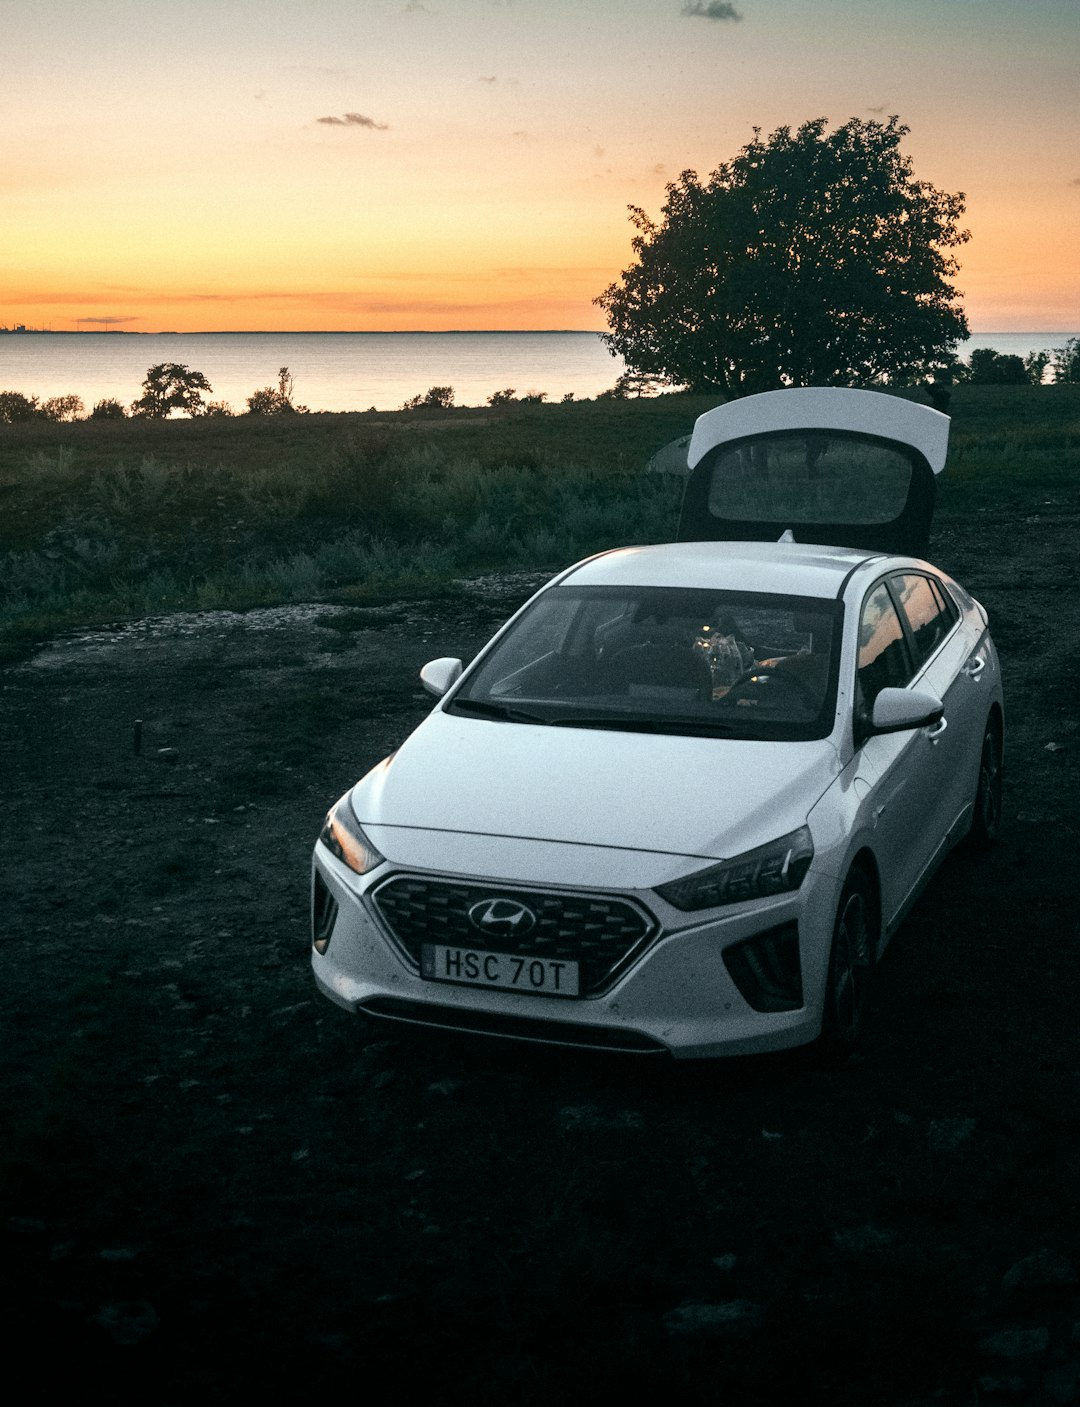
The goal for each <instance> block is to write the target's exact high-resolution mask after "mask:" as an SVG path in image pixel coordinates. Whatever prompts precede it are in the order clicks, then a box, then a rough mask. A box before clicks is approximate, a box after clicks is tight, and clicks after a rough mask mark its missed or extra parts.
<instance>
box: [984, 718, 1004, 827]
mask: <svg viewBox="0 0 1080 1407" xmlns="http://www.w3.org/2000/svg"><path fill="white" fill-rule="evenodd" d="M979 784H980V788H981V791H982V824H983V830H984V831H985V832H986V834H987V835H994V834H995V832H996V831H997V827H998V822H999V820H1000V819H1001V800H1000V796H999V787H1000V785H1001V765H1000V763H999V762H998V756H997V744H996V742H995V739H994V736H993V734H992V733H987V735H986V737H985V738H984V740H983V750H982V765H981V767H980V769H979Z"/></svg>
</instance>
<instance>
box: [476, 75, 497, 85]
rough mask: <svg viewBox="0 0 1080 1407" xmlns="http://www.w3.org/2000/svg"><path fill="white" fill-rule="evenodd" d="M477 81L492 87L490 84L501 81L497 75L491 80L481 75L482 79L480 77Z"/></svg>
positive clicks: (492, 76)
mask: <svg viewBox="0 0 1080 1407" xmlns="http://www.w3.org/2000/svg"><path fill="white" fill-rule="evenodd" d="M477 81H478V82H479V83H487V84H489V85H490V84H492V83H498V81H499V80H498V78H497V77H496V75H495V74H494V73H493V74H492V75H491V77H490V78H485V76H484V75H483V74H481V75H480V77H479V79H478V80H477Z"/></svg>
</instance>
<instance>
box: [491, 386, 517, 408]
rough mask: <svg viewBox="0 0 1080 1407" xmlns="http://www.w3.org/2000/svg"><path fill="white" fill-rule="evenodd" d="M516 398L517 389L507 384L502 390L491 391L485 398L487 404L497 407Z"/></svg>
mask: <svg viewBox="0 0 1080 1407" xmlns="http://www.w3.org/2000/svg"><path fill="white" fill-rule="evenodd" d="M516 400H517V391H516V390H515V388H514V387H513V386H507V387H506V389H505V390H503V391H492V393H491V395H490V396H488V398H487V403H488V405H491V406H496V407H498V406H503V405H512V404H513V402H514V401H516Z"/></svg>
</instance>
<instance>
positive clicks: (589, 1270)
mask: <svg viewBox="0 0 1080 1407" xmlns="http://www.w3.org/2000/svg"><path fill="white" fill-rule="evenodd" d="M1078 526H1080V515H1078V514H1077V513H1076V512H1074V511H1073V510H1072V509H1071V508H1068V507H1066V506H1064V505H1062V504H1045V505H1041V506H1040V507H1039V508H1038V509H1037V510H1036V511H1035V512H1033V513H1030V514H1028V515H1027V516H1023V517H1016V516H1013V517H1006V516H994V515H992V514H984V515H980V516H979V517H977V518H976V519H975V520H974V521H973V522H968V523H966V524H963V525H961V524H957V523H954V524H952V525H951V526H947V527H946V529H945V530H944V531H942V532H939V534H938V536H937V539H936V542H935V549H934V557H935V560H937V561H938V562H939V563H940V564H941V565H942V566H943V567H945V568H946V569H948V570H950V571H952V572H954V574H955V575H957V577H958V578H959V579H960V580H961V581H963V582H964V583H965V585H967V586H968V587H969V589H971V590H973V591H974V592H975V594H976V595H977V596H979V598H980V599H981V600H983V602H984V603H985V604H986V605H987V606H988V608H989V609H990V611H991V619H992V626H993V629H994V634H995V638H996V639H997V641H998V644H999V648H1000V650H1001V654H1002V659H1003V663H1004V668H1005V675H1006V707H1007V743H1006V768H1007V790H1006V808H1005V810H1006V824H1005V829H1004V834H1003V837H1002V840H1001V843H1000V845H999V847H998V849H997V851H996V853H994V854H993V855H992V856H991V857H989V858H971V857H970V856H968V855H966V854H961V853H957V854H956V855H955V856H953V857H952V858H951V859H950V860H949V862H948V863H947V864H946V865H945V867H944V868H943V869H942V870H941V872H940V873H939V875H938V876H937V877H936V879H935V880H934V882H933V884H932V885H931V887H930V889H929V890H928V891H927V893H926V894H925V896H924V897H923V898H922V900H921V901H920V903H919V904H918V906H917V908H916V909H915V911H914V912H913V913H912V915H911V917H910V919H909V920H908V922H907V923H906V925H905V927H904V930H903V931H902V933H901V934H900V935H899V936H898V938H897V939H896V941H895V942H894V943H893V945H892V947H891V948H890V950H889V952H888V954H887V955H886V958H885V960H884V961H883V963H882V966H881V970H880V974H879V983H878V987H877V990H876V993H875V998H874V1003H873V1009H872V1013H871V1020H870V1025H869V1030H868V1032H867V1038H866V1041H865V1044H864V1047H863V1049H862V1052H861V1053H860V1055H859V1056H857V1057H856V1059H855V1061H854V1062H853V1063H852V1064H851V1065H850V1066H849V1067H848V1068H847V1069H845V1070H844V1071H842V1072H822V1071H819V1070H817V1069H815V1068H813V1067H812V1065H810V1064H809V1063H808V1062H806V1061H805V1060H803V1059H801V1058H798V1057H791V1056H785V1057H782V1058H780V1057H776V1058H769V1059H759V1060H740V1061H733V1062H721V1063H718V1064H715V1065H710V1066H708V1067H699V1066H695V1067H687V1066H675V1065H671V1066H668V1065H657V1064H653V1063H649V1062H647V1061H644V1060H641V1059H635V1058H627V1059H621V1060H618V1059H613V1058H611V1057H604V1056H597V1055H592V1054H580V1055H574V1054H567V1053H552V1052H550V1051H545V1050H539V1049H532V1048H527V1047H522V1046H517V1045H514V1044H511V1043H504V1042H492V1041H488V1042H484V1041H479V1040H478V1041H473V1042H470V1041H468V1040H466V1039H465V1038H450V1037H445V1036H436V1035H431V1034H419V1035H412V1034H409V1033H406V1032H403V1031H402V1029H401V1028H399V1027H391V1026H374V1025H368V1024H360V1023H358V1022H357V1021H355V1020H353V1019H351V1018H350V1017H348V1016H347V1015H346V1014H345V1013H344V1012H341V1011H339V1010H338V1009H337V1008H335V1007H333V1006H331V1005H330V1004H329V1003H327V1002H326V1001H325V1000H324V999H323V998H321V997H319V996H318V995H317V994H316V992H315V990H314V988H313V984H312V980H311V977H310V972H309V967H308V913H307V897H308V866H309V855H310V849H311V845H312V843H313V840H314V837H315V835H316V833H317V830H318V827H319V824H320V822H321V820H322V817H323V814H324V812H325V810H326V808H327V806H328V804H329V803H330V802H332V801H333V800H334V799H335V798H336V797H337V796H338V795H339V794H340V793H341V792H342V791H344V790H345V788H346V787H347V786H349V785H350V784H351V783H352V782H353V781H354V780H355V779H356V778H357V777H358V776H359V775H360V774H361V773H363V772H364V771H365V770H366V769H367V768H368V767H369V766H370V765H371V764H373V763H374V762H376V761H377V760H378V759H380V758H381V757H382V756H384V755H385V754H386V753H387V752H389V751H390V750H391V749H392V748H393V747H394V746H395V745H396V744H397V743H398V742H399V741H400V740H401V739H402V738H403V737H404V736H405V735H406V734H407V732H408V731H409V730H410V729H411V728H412V727H413V726H414V725H415V724H416V723H417V722H418V721H419V719H420V718H421V717H422V716H423V714H424V712H425V711H426V708H427V704H428V702H429V700H428V699H427V697H426V696H425V695H423V694H422V692H421V691H420V689H419V685H418V681H417V670H418V668H419V666H420V665H421V664H422V663H423V662H424V661H425V660H426V659H428V658H431V657H433V656H436V655H442V654H460V655H463V656H468V655H469V654H470V653H471V652H473V651H474V650H475V649H476V648H477V647H478V646H479V645H480V644H481V643H482V642H483V640H484V639H486V638H487V636H488V635H489V634H490V632H491V630H492V629H493V628H494V626H495V625H496V624H497V623H498V622H499V620H501V619H502V618H503V617H504V615H505V614H506V612H507V609H508V607H509V605H510V604H512V603H513V602H514V601H515V600H516V599H519V598H520V597H521V595H522V593H523V592H524V591H525V590H526V587H527V583H526V582H524V581H521V580H511V581H509V582H506V581H504V582H502V583H501V585H500V584H499V583H496V582H488V583H481V584H480V585H479V586H478V587H475V588H474V589H473V590H472V591H470V592H469V593H467V594H465V595H462V596H460V597H457V598H450V599H443V600H440V601H434V602H412V603H409V604H407V605H399V606H392V607H386V608H377V609H374V610H369V611H368V612H366V613H357V612H352V613H350V614H348V615H346V616H338V617H331V616H330V615H329V614H328V612H327V611H326V610H325V609H315V610H312V611H309V612H306V613H305V612H304V611H298V612H292V613H289V612H285V613H283V614H274V613H254V614H252V615H251V616H249V617H232V618H230V617H220V618H214V619H213V620H209V619H204V620H202V621H199V622H194V623H192V622H188V623H184V622H179V623H178V622H176V621H173V622H171V623H165V624H160V623H159V624H153V623H151V624H139V625H136V626H135V627H132V628H130V629H128V630H126V631H120V632H117V633H115V634H113V635H110V634H108V633H105V634H102V635H97V636H94V637H87V638H86V639H84V640H82V641H77V640H76V641H61V642H57V643H56V644H55V645H54V646H53V647H50V648H46V649H44V650H43V651H42V652H40V653H39V654H38V655H37V656H36V657H35V659H34V660H32V661H31V662H29V663H25V664H23V665H20V666H18V667H14V668H10V669H8V670H7V671H5V673H4V674H3V675H2V676H0V723H2V739H3V761H2V767H3V770H2V774H0V775H2V783H3V809H2V825H3V855H4V861H5V864H4V869H3V873H2V878H0V894H2V899H3V913H4V920H5V921H4V926H3V939H4V942H3V949H2V954H3V979H2V985H0V1003H2V1020H3V1027H2V1030H3V1036H2V1040H3V1058H4V1079H3V1090H4V1102H5V1104H6V1106H7V1113H6V1114H5V1116H4V1124H5V1127H4V1133H3V1144H2V1148H0V1168H2V1172H3V1191H4V1206H3V1214H2V1217H0V1247H2V1249H0V1255H2V1264H3V1267H4V1276H5V1279H6V1280H7V1281H8V1286H7V1293H6V1294H5V1296H4V1302H5V1308H4V1309H3V1310H2V1311H0V1322H2V1323H3V1327H4V1331H5V1335H6V1336H7V1337H8V1339H9V1346H8V1350H7V1352H8V1357H7V1360H6V1362H7V1366H8V1367H9V1370H10V1372H11V1373H14V1372H15V1368H16V1364H17V1363H18V1362H21V1363H22V1364H23V1365H24V1370H26V1371H28V1372H29V1373H30V1375H31V1376H30V1377H29V1378H24V1383H27V1382H32V1383H33V1384H34V1386H33V1388H32V1389H29V1390H27V1389H24V1390H23V1391H21V1392H20V1401H23V1402H36V1401H42V1402H45V1401H50V1402H55V1401H56V1400H57V1396H58V1394H59V1392H61V1391H63V1392H65V1393H67V1394H70V1393H72V1392H78V1393H79V1394H80V1396H82V1395H86V1394H89V1393H93V1394H94V1395H96V1396H99V1397H101V1398H103V1400H106V1401H109V1402H117V1403H119V1402H129V1401H130V1402H138V1403H146V1404H158V1403H161V1404H189V1403H195V1402H198V1403H218V1402H223V1403H224V1402H232V1401H234V1400H236V1398H237V1397H238V1395H240V1394H243V1395H244V1396H248V1397H250V1395H251V1394H252V1393H253V1392H254V1391H257V1390H259V1389H269V1388H270V1387H273V1388H275V1389H276V1390H277V1393H278V1395H279V1396H285V1395H286V1394H287V1395H289V1396H292V1395H295V1394H296V1393H298V1392H300V1391H301V1390H302V1391H303V1392H304V1394H305V1396H310V1395H311V1394H312V1393H313V1392H314V1391H318V1390H320V1389H323V1390H326V1389H330V1390H339V1389H342V1388H345V1389H347V1390H349V1391H350V1392H360V1391H365V1390H366V1391H368V1392H372V1393H374V1395H375V1397H376V1400H389V1399H391V1398H392V1397H395V1398H396V1397H402V1396H403V1397H405V1398H406V1399H407V1398H408V1397H409V1396H410V1395H412V1394H415V1393H416V1392H419V1391H426V1392H429V1393H430V1394H432V1396H433V1397H434V1400H436V1401H438V1400H446V1399H447V1398H451V1397H453V1398H456V1399H459V1400H468V1401H472V1402H477V1403H481V1402H489V1401H490V1402H495V1401H499V1402H514V1403H517V1402H522V1403H546V1402H550V1401H552V1400H553V1399H555V1398H556V1396H559V1397H562V1398H564V1399H569V1400H571V1401H575V1400H579V1399H584V1398H585V1397H590V1398H593V1399H596V1398H599V1399H600V1400H605V1399H610V1398H612V1397H613V1396H614V1395H615V1394H616V1393H629V1392H633V1393H634V1395H635V1396H637V1397H639V1398H640V1397H644V1396H655V1397H657V1399H658V1400H663V1401H667V1402H672V1401H674V1402H683V1401H685V1402H723V1403H731V1404H743V1403H757V1402H770V1403H777V1402H781V1403H786V1402H790V1403H800V1404H802V1403H808V1402H828V1403H835V1404H852V1405H853V1407H854V1404H879V1403H880V1404H886V1403H906V1404H922V1403H926V1404H930V1403H971V1404H974V1403H983V1402H993V1401H997V1400H1001V1401H1013V1402H1017V1401H1019V1402H1033V1403H1062V1402H1064V1403H1068V1402H1077V1401H1080V1288H1078V1284H1077V1271H1078V1269H1080V1196H1078V1188H1080V1023H1078V1021H1077V1015H1076V1013H1077V998H1078V995H1080V942H1078V941H1077V940H1078V936H1080V934H1078V926H1080V925H1078V920H1077V908H1076V902H1075V890H1074V888H1073V881H1074V879H1075V876H1074V874H1073V872H1072V865H1073V864H1075V863H1076V862H1077V861H1076V857H1077V854H1078V840H1080V834H1078V832H1080V826H1078V813H1080V807H1078V796H1080V788H1078V780H1080V733H1078V710H1077V702H1076V701H1077V697H1078V694H1080V653H1078V651H1077V642H1078V641H1080V607H1078V604H1077V603H1078V594H1077V591H1076V578H1075V568H1076V559H1077V550H1076V543H1077V530H1078ZM136 720H142V731H141V753H140V755H136V753H135V749H134V741H135V723H136ZM163 749H164V751H162V750H163ZM12 1355H14V1356H12ZM380 1384H381V1386H380Z"/></svg>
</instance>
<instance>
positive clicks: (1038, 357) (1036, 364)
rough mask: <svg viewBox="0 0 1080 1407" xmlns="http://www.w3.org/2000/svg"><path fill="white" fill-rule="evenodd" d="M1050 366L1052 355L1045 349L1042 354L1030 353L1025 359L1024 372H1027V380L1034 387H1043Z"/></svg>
mask: <svg viewBox="0 0 1080 1407" xmlns="http://www.w3.org/2000/svg"><path fill="white" fill-rule="evenodd" d="M1049 365H1050V353H1049V352H1047V351H1046V350H1045V349H1044V350H1043V351H1041V352H1028V354H1027V356H1026V357H1025V358H1024V370H1025V371H1026V372H1027V379H1028V380H1029V381H1030V382H1031V384H1032V385H1033V386H1041V385H1042V383H1043V375H1044V374H1045V372H1046V368H1047V367H1048V366H1049Z"/></svg>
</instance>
